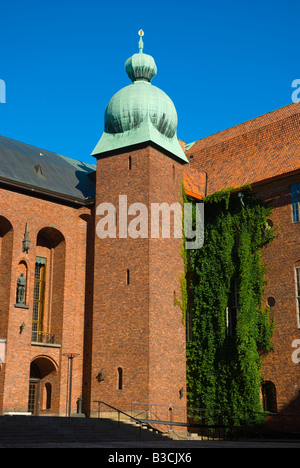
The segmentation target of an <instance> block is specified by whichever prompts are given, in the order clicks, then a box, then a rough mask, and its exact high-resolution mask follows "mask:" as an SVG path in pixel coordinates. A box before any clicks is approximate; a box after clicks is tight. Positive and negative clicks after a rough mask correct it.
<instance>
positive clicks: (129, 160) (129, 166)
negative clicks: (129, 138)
mask: <svg viewBox="0 0 300 468" xmlns="http://www.w3.org/2000/svg"><path fill="white" fill-rule="evenodd" d="M131 167H132V158H131V156H129V158H128V169H129V170H130V171H131Z"/></svg>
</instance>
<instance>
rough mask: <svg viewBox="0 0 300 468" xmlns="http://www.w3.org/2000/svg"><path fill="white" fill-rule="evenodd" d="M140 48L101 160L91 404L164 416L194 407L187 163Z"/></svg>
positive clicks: (98, 153)
mask: <svg viewBox="0 0 300 468" xmlns="http://www.w3.org/2000/svg"><path fill="white" fill-rule="evenodd" d="M139 49H140V51H139V53H137V54H134V55H133V56H132V57H130V58H129V59H128V60H127V62H126V64H125V68H126V71H127V73H128V75H129V77H130V78H131V80H132V84H131V85H129V86H127V87H125V88H123V89H121V90H120V91H119V92H117V93H116V94H115V95H114V96H113V98H112V99H111V100H110V102H109V104H108V106H107V108H106V111H105V129H104V133H103V135H102V137H101V139H100V141H99V143H98V145H97V146H96V148H95V150H94V152H93V155H94V156H95V157H96V158H97V183H96V226H95V229H96V239H95V269H94V304H93V307H94V312H93V339H92V373H91V381H92V382H91V413H93V411H96V410H97V404H96V403H93V402H95V401H103V402H105V403H107V404H109V405H111V406H114V407H116V408H119V409H121V410H123V411H130V410H131V409H141V408H143V407H146V406H145V405H149V404H151V405H155V406H156V411H157V412H159V413H160V416H162V417H165V416H164V415H163V411H167V410H169V411H170V408H173V407H175V406H177V407H182V408H184V407H185V406H186V392H185V389H186V388H185V386H186V350H185V325H184V323H183V320H182V311H181V309H180V307H178V306H177V305H174V300H175V299H176V298H177V299H180V297H181V292H180V280H179V276H180V275H182V274H183V271H184V266H183V259H182V256H181V248H182V238H181V235H180V236H178V229H179V231H181V221H180V220H178V218H177V214H178V205H179V204H180V201H181V200H182V178H183V167H184V165H185V164H186V163H187V162H188V161H187V159H186V157H185V154H184V152H183V150H182V148H181V146H180V144H179V143H178V140H177V134H176V132H177V114H176V110H175V107H174V105H173V103H172V101H171V100H170V98H169V97H168V96H167V95H166V94H165V93H164V92H163V91H161V90H160V89H158V88H156V87H155V86H153V85H152V84H151V83H150V81H151V79H152V78H153V76H154V75H155V74H156V65H155V62H154V60H153V58H152V57H151V56H149V55H146V54H144V53H143V42H142V37H141V39H140V43H139ZM161 204H163V205H161ZM173 204H175V205H173ZM172 205H173V206H172ZM159 208H161V209H162V211H161V216H160V219H161V222H160V230H158V223H157V220H158V218H157V213H158V211H159ZM173 208H175V211H173ZM169 223H170V235H168V232H167V231H168V228H169ZM179 225H180V226H179ZM164 229H167V231H164ZM143 405H144V406H143ZM152 408H153V407H152ZM107 409H108V407H107V408H106V410H107Z"/></svg>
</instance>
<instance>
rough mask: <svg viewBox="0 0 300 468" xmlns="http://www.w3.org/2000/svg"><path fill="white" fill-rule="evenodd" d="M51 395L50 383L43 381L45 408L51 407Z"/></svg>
mask: <svg viewBox="0 0 300 468" xmlns="http://www.w3.org/2000/svg"><path fill="white" fill-rule="evenodd" d="M51 396H52V385H51V383H49V382H46V383H45V393H44V407H45V409H46V410H49V409H51Z"/></svg>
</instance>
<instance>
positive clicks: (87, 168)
mask: <svg viewBox="0 0 300 468" xmlns="http://www.w3.org/2000/svg"><path fill="white" fill-rule="evenodd" d="M95 171H96V166H94V165H92V164H86V163H84V162H80V161H77V160H75V159H71V158H67V157H65V156H61V155H60V154H57V153H52V152H51V151H46V150H44V149H40V148H36V147H35V146H31V145H27V144H26V143H21V142H19V141H16V140H11V139H10V138H5V137H2V136H0V180H1V181H2V182H5V183H8V184H9V185H15V186H20V187H23V188H28V189H31V190H34V191H35V192H38V193H39V192H40V193H46V194H48V195H49V194H50V195H51V194H52V195H54V196H56V197H57V196H58V197H61V198H63V199H70V201H72V200H74V201H78V202H80V201H82V202H86V201H87V200H91V199H93V198H94V196H95Z"/></svg>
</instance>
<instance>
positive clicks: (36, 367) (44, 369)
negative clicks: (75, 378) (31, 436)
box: [28, 356, 57, 416]
mask: <svg viewBox="0 0 300 468" xmlns="http://www.w3.org/2000/svg"><path fill="white" fill-rule="evenodd" d="M56 383H57V365H56V363H55V361H54V360H53V359H51V358H49V357H48V356H38V357H36V358H35V359H34V360H33V361H32V362H31V365H30V380H29V395H28V411H29V412H31V414H32V415H33V416H39V415H42V414H47V413H48V414H54V413H56V411H57V409H56V404H55V401H54V400H53V396H55V393H56V392H55V389H56V387H57V385H56Z"/></svg>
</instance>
